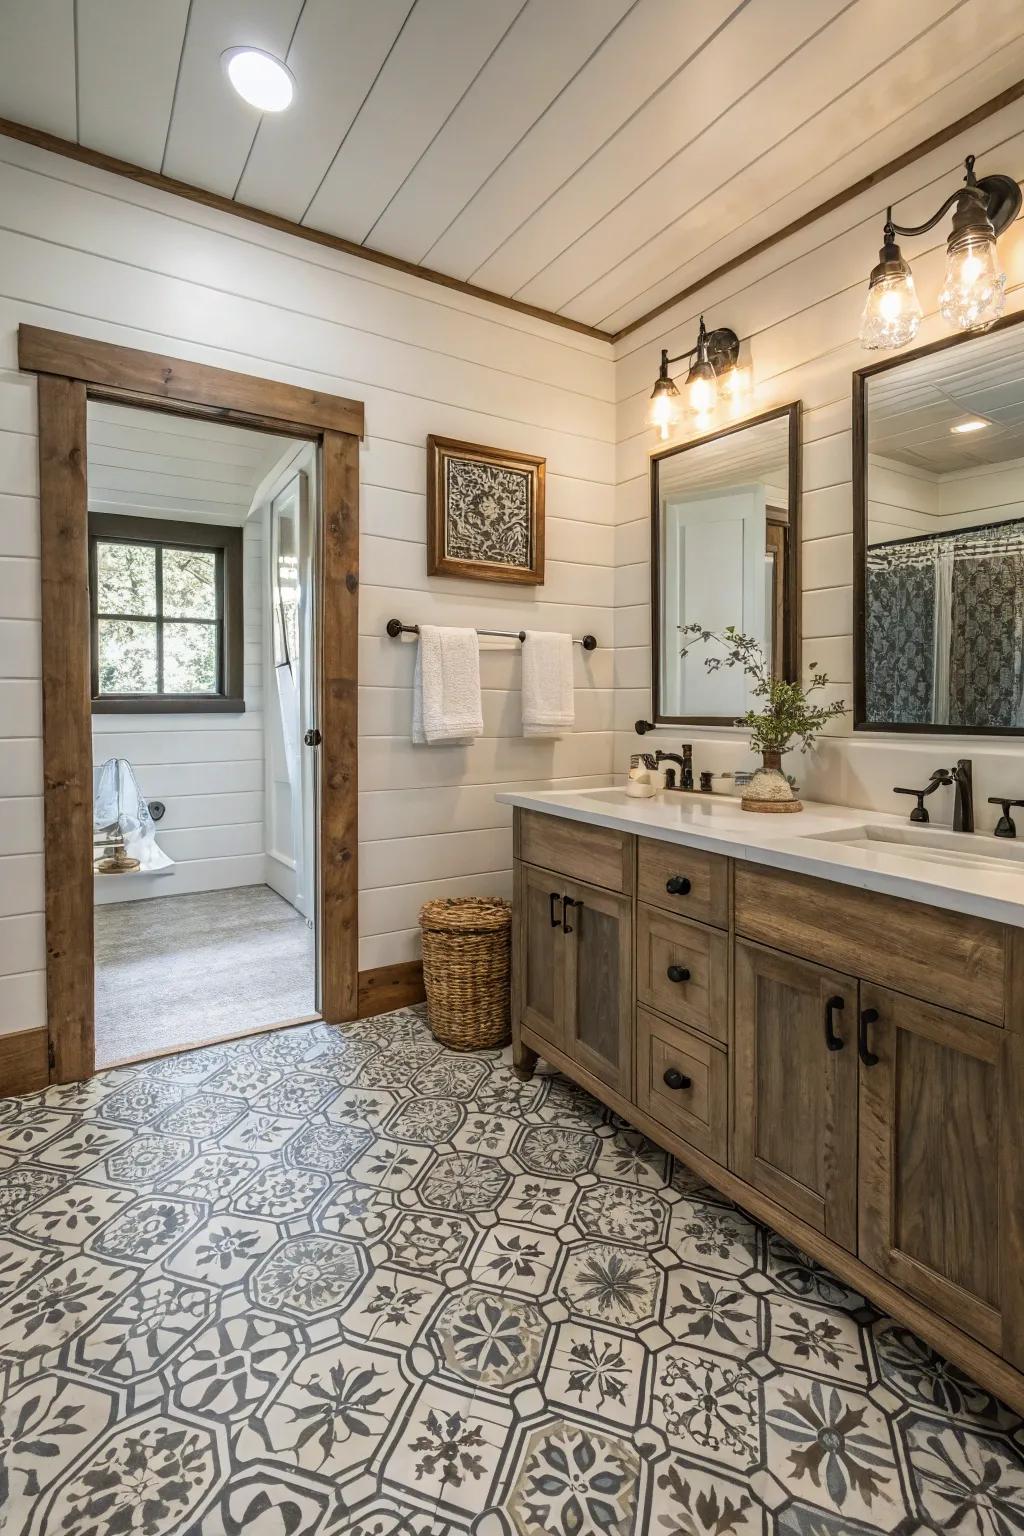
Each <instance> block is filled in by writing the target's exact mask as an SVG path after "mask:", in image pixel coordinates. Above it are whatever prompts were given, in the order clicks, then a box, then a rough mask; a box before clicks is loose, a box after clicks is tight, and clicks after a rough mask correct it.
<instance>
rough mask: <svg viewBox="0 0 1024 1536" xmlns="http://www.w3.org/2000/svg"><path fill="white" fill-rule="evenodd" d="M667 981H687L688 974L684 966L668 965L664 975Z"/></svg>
mask: <svg viewBox="0 0 1024 1536" xmlns="http://www.w3.org/2000/svg"><path fill="white" fill-rule="evenodd" d="M665 974H666V975H667V977H668V979H669V981H689V979H690V973H689V971H688V970H687V969H686V966H685V965H670V966H669V968H668V970H667V971H666V973H665Z"/></svg>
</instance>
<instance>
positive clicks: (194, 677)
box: [164, 624, 217, 693]
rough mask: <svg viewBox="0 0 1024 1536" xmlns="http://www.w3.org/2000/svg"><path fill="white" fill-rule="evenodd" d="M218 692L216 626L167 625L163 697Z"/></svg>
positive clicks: (165, 630)
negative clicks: (165, 694)
mask: <svg viewBox="0 0 1024 1536" xmlns="http://www.w3.org/2000/svg"><path fill="white" fill-rule="evenodd" d="M216 692H217V625H216V624H165V625H164V693H216Z"/></svg>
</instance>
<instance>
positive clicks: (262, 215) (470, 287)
mask: <svg viewBox="0 0 1024 1536" xmlns="http://www.w3.org/2000/svg"><path fill="white" fill-rule="evenodd" d="M0 135H5V136H6V137H7V138H9V139H19V140H21V142H22V143H23V144H34V145H36V147H37V148H39V149H48V150H49V151H50V152H51V154H55V155H64V156H65V158H66V159H69V160H78V161H80V162H81V163H82V164H83V165H92V166H95V167H96V169H97V170H101V171H110V172H112V173H113V175H115V176H125V177H127V179H128V180H129V181H137V182H140V183H141V184H142V185H143V186H146V187H154V188H155V189H156V190H157V191H159V192H170V193H171V194H172V195H173V196H175V197H184V198H187V199H188V200H189V202H192V203H201V204H202V205H203V206H204V207H205V208H215V209H217V211H218V212H220V213H232V214H234V215H235V216H236V218H239V219H246V220H247V221H248V222H249V223H250V224H262V225H263V226H264V227H265V228H267V229H275V230H277V231H278V233H279V234H284V235H294V236H296V238H297V239H299V240H308V241H310V242H311V243H312V244H313V245H321V246H326V247H327V249H328V250H331V251H340V252H341V253H342V254H343V255H345V256H358V257H359V258H360V259H361V260H362V261H369V262H373V263H375V264H376V265H377V266H379V267H389V268H390V269H391V270H392V271H393V272H404V273H405V274H406V275H407V276H408V277H419V278H422V279H423V280H424V282H428V283H436V284H437V285H438V286H439V287H441V288H450V289H451V290H452V291H453V292H455V293H464V294H466V295H467V297H469V298H471V299H483V300H485V301H486V302H487V303H488V304H497V305H499V306H500V307H501V308H502V309H510V310H513V311H515V312H516V313H517V314H520V315H529V316H530V317H531V318H532V319H534V320H545V321H547V322H548V324H549V325H557V326H561V328H562V329H563V330H566V331H575V332H576V333H577V334H578V335H580V336H591V337H593V338H594V339H595V340H596V341H611V340H612V336H611V333H610V332H609V331H601V330H598V329H597V327H596V326H593V325H585V324H584V323H583V321H582V320H572V319H570V318H569V316H568V315H556V314H555V313H554V312H553V311H552V310H549V309H541V308H540V307H539V306H538V305H536V304H526V303H524V302H523V301H522V300H521V299H510V298H507V297H506V295H505V294H503V293H495V292H493V291H492V290H491V289H490V288H478V287H477V286H476V284H475V283H467V282H464V281H463V280H462V279H461V278H458V277H449V276H448V274H447V273H446V272H438V271H436V270H435V269H434V268H433V267H421V266H418V265H417V263H416V262H414V261H406V260H404V259H403V258H402V257H401V256H389V255H388V254H387V252H386V251H375V250H373V249H371V248H370V247H369V246H365V245H358V244H357V243H356V242H355V241H354V240H345V239H344V238H343V237H342V236H341V235H329V234H327V233H326V231H325V230H321V229H309V228H307V227H306V225H304V224H296V223H295V221H294V220H293V219H285V218H282V217H280V215H278V214H276V213H267V212H266V211H265V210H264V209H262V208H253V207H251V206H250V205H249V204H248V203H236V202H234V201H233V200H232V199H231V198H230V197H223V196H222V195H221V194H220V193H219V192H206V191H204V190H203V188H202V187H194V186H192V184H191V183H190V182H187V181H178V180H176V179H175V178H174V177H173V176H165V175H163V173H162V172H160V171H149V170H146V168H145V166H141V165H133V164H132V162H131V161H130V160H119V159H117V158H116V157H115V156H113V155H105V154H103V153H101V151H99V150H96V149H88V148H86V146H85V145H82V144H74V143H72V141H71V140H70V139H61V138H58V137H57V135H56V134H53V133H45V132H44V131H43V130H42V129H41V128H29V127H27V126H26V125H25V124H24V123H15V122H12V121H11V120H10V118H6V117H0Z"/></svg>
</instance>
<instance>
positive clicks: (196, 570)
mask: <svg viewBox="0 0 1024 1536" xmlns="http://www.w3.org/2000/svg"><path fill="white" fill-rule="evenodd" d="M163 611H164V617H165V618H167V619H215V618H216V617H217V556H216V555H215V554H214V553H213V551H212V550H205V549H167V548H166V547H165V549H164V606H163Z"/></svg>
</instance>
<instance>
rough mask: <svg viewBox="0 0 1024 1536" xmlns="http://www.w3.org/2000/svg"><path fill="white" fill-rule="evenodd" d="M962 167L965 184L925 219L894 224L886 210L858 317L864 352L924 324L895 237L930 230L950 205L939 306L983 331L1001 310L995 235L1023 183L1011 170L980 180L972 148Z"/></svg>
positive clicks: (956, 321)
mask: <svg viewBox="0 0 1024 1536" xmlns="http://www.w3.org/2000/svg"><path fill="white" fill-rule="evenodd" d="M964 166H965V170H966V174H965V176H964V185H963V186H962V187H960V188H958V190H957V191H956V192H951V193H950V195H949V197H947V198H946V201H945V202H944V203H943V204H942V207H941V208H939V210H938V211H937V212H936V213H934V214H933V215H932V217H931V218H930V219H926V220H925V222H924V223H923V224H896V223H894V221H893V217H892V208H891V207H890V208H888V209H887V210H886V216H885V227H884V230H883V235H882V240H883V244H882V249H881V251H880V252H879V259H878V265H877V266H876V267H874V268H873V269H872V272H871V277H870V279H869V281H868V296H867V300H866V302H865V305H864V313H863V315H862V317H861V323H860V341H861V346H863V347H865V348H866V349H867V350H868V351H890V350H892V349H893V348H895V347H902V346H905V345H906V343H907V342H908V341H913V339H914V337H915V336H916V335H917V328H918V326H919V325H920V323H921V305H920V303H919V302H918V298H917V293H916V292H915V289H914V278H913V274H912V273H911V270H910V264H909V262H907V261H905V260H904V259H903V256H902V253H901V252H900V248H899V246H898V245H897V244H896V236H897V235H923V234H925V233H927V231H928V230H929V229H934V228H935V226H936V224H937V223H938V222H939V220H940V219H941V218H943V217H944V215H945V214H947V213H948V212H949V210H950V209H951V208H953V207H954V205H955V208H956V211H955V213H954V214H953V226H952V228H951V230H950V233H949V239H948V240H947V242H946V276H945V280H944V282H943V285H942V292H941V293H940V294H939V313H940V314H941V315H942V317H943V319H944V320H945V321H947V323H948V324H949V325H951V326H954V327H956V328H957V329H959V330H961V331H984V330H987V329H988V327H989V326H990V325H992V323H993V322H994V321H996V320H998V319H999V316H1000V315H1001V314H1002V312H1003V305H1004V303H1005V288H1006V273H1005V272H1002V271H1000V267H999V256H998V250H997V248H996V238H997V236H999V235H1001V234H1002V232H1003V230H1004V229H1006V228H1008V226H1009V225H1010V224H1012V223H1013V221H1014V219H1015V218H1016V217H1017V215H1018V213H1019V212H1020V208H1021V189H1020V187H1019V186H1018V185H1017V182H1016V181H1015V180H1014V178H1013V177H1012V176H1000V175H993V176H983V177H982V178H981V180H980V181H979V180H978V178H977V177H976V176H975V174H974V156H973V155H968V156H967V159H966V160H965V161H964Z"/></svg>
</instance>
